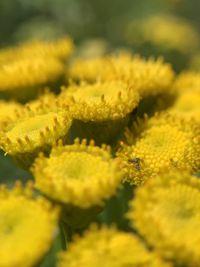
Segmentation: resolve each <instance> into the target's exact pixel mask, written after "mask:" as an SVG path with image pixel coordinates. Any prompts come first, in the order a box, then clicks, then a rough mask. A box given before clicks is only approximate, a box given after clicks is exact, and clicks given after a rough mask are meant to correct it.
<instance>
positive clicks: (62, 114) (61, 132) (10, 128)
mask: <svg viewBox="0 0 200 267" xmlns="http://www.w3.org/2000/svg"><path fill="white" fill-rule="evenodd" d="M71 122H72V119H71V116H70V115H69V112H68V111H63V110H62V109H61V108H59V106H58V105H57V103H56V101H55V99H54V101H52V102H51V103H48V104H47V103H43V101H42V100H41V101H40V105H39V103H38V106H37V105H35V107H32V108H31V107H30V106H26V107H24V108H23V109H21V110H20V111H19V112H16V114H15V117H14V118H11V119H8V120H7V121H6V123H5V125H4V127H2V129H1V132H0V147H1V148H2V149H3V150H4V151H5V152H6V154H9V155H11V156H12V157H14V158H15V159H16V160H17V161H18V162H19V163H20V164H21V165H22V166H23V167H24V168H27V167H29V166H30V165H31V164H32V162H33V160H34V158H35V157H36V156H37V154H38V152H40V151H44V152H48V151H49V149H50V147H51V146H52V145H53V144H54V143H55V142H56V141H57V140H58V139H60V138H65V137H66V135H67V132H68V130H69V128H70V126H71Z"/></svg>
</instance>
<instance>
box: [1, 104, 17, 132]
mask: <svg viewBox="0 0 200 267" xmlns="http://www.w3.org/2000/svg"><path fill="white" fill-rule="evenodd" d="M21 108H22V106H21V105H20V104H19V103H17V102H14V101H9V102H6V101H4V100H0V126H1V127H2V126H3V125H4V124H5V123H6V121H7V120H8V119H9V118H13V117H15V113H16V111H17V110H20V109H21Z"/></svg>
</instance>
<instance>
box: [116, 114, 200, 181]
mask: <svg viewBox="0 0 200 267" xmlns="http://www.w3.org/2000/svg"><path fill="white" fill-rule="evenodd" d="M136 133H137V134H139V135H138V136H137V135H136V136H135V134H136ZM125 140H126V141H125V143H124V142H121V148H120V149H119V151H118V153H117V155H118V157H119V158H121V159H122V160H123V162H124V170H125V172H126V175H125V179H126V180H128V181H129V182H130V183H134V184H141V183H143V182H144V181H145V180H146V179H147V178H150V177H153V176H155V175H157V174H158V173H159V172H161V171H162V170H163V169H171V168H173V167H175V168H183V167H188V168H192V169H193V170H196V171H197V170H198V169H199V168H200V156H199V155H200V126H199V124H198V123H195V121H193V120H188V122H187V123H185V121H183V120H181V119H180V118H176V116H175V117H174V116H171V115H168V114H165V113H163V114H161V115H155V116H154V117H152V118H151V119H149V120H148V119H144V120H142V121H140V123H139V124H138V125H134V127H133V128H132V129H131V130H127V131H126V133H125Z"/></svg>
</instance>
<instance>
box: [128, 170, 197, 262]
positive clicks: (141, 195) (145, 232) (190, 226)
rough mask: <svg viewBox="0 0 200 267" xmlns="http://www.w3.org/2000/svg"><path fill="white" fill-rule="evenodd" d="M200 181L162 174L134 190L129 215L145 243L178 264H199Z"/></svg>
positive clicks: (182, 176) (181, 174)
mask: <svg viewBox="0 0 200 267" xmlns="http://www.w3.org/2000/svg"><path fill="white" fill-rule="evenodd" d="M199 210H200V181H199V180H198V178H197V177H194V176H192V175H190V174H189V173H187V172H175V171H173V172H170V173H167V172H165V173H162V174H160V175H159V176H158V177H156V178H154V179H150V180H149V181H148V182H147V183H146V184H145V185H144V186H143V187H140V188H138V190H137V191H136V196H135V199H134V200H132V202H131V208H130V211H129V213H128V217H129V219H130V220H131V224H132V226H133V227H134V228H135V229H136V230H137V231H138V232H139V233H140V235H142V236H143V237H144V238H145V240H146V242H147V243H148V244H149V245H150V246H151V247H153V248H154V249H156V251H157V252H158V253H159V254H160V255H162V256H163V257H165V258H167V259H173V260H174V261H175V262H176V263H177V264H178V266H182V265H184V266H199V260H200V253H199V249H198V248H199V244H200V232H199V227H200V220H199V217H200V212H199Z"/></svg>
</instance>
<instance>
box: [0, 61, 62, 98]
mask: <svg viewBox="0 0 200 267" xmlns="http://www.w3.org/2000/svg"><path fill="white" fill-rule="evenodd" d="M63 72H64V65H63V63H61V62H60V61H59V60H58V59H56V58H53V57H34V58H25V59H19V60H16V61H13V62H11V63H5V64H1V65H0V92H2V93H4V94H5V95H9V96H10V95H11V96H14V97H16V98H19V99H26V98H28V97H32V96H35V95H37V94H38V89H39V88H41V86H42V85H46V84H50V83H53V82H56V81H57V80H58V79H59V78H60V77H61V76H62V74H63Z"/></svg>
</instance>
